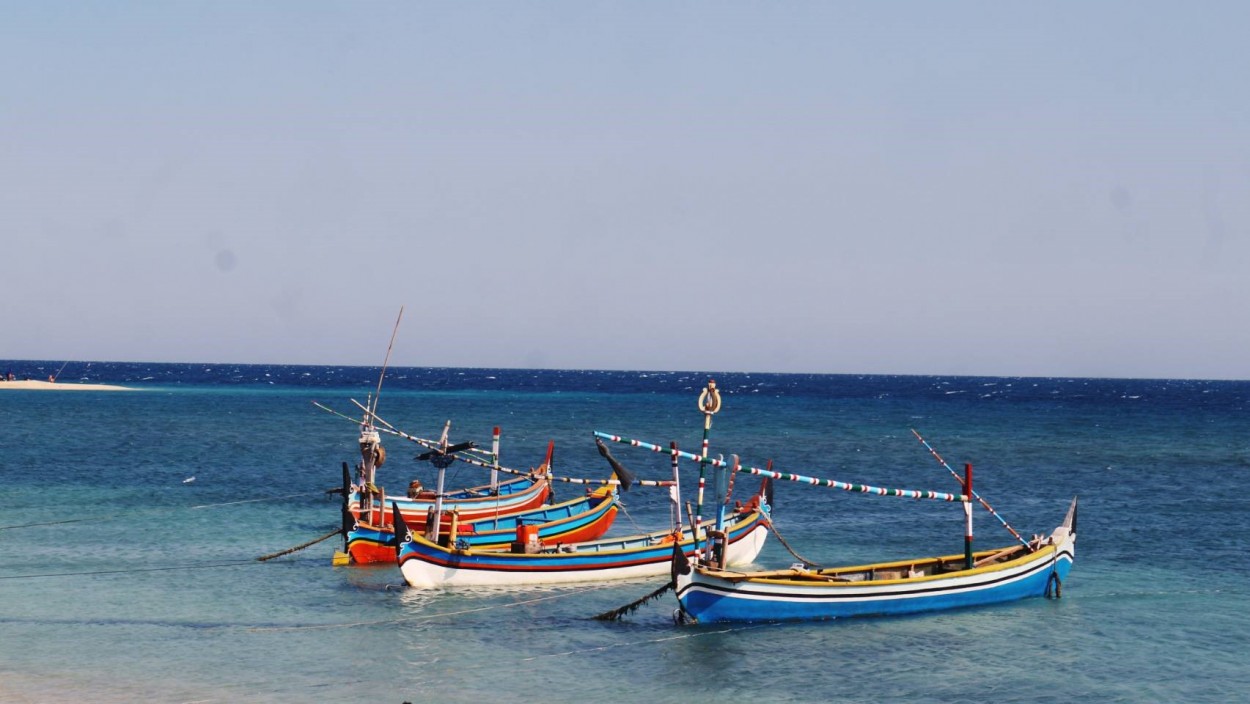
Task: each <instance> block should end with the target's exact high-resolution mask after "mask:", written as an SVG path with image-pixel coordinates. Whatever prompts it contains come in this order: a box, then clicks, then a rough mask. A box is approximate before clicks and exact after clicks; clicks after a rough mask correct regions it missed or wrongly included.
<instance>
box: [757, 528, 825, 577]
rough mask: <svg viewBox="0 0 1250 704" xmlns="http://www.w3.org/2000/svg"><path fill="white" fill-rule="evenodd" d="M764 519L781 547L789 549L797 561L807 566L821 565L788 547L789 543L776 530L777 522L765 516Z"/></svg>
mask: <svg viewBox="0 0 1250 704" xmlns="http://www.w3.org/2000/svg"><path fill="white" fill-rule="evenodd" d="M766 520H767V521H768V527H769V528H771V529H772V531H773V535H775V536H777V542H779V543H781V545H782V547H784V548H785V549H786V550H787V551H789V553H790V554H791V555H793V556H794V559H796V560H798V561H799V562H802V563H803V564H805V565H807V566H808V567H817V568H819V567H821V565H819V564H817V563H815V562H812V561H811V560H809V559H807V558H806V557H803V556H802V555H800V554H798V553H797V552H795V551H794V548H792V547H790V543H787V542H786V539H785V538H783V537H781V533H778V532H777V524H775V523H773V519H772V518H771V517H770V518H767V519H766Z"/></svg>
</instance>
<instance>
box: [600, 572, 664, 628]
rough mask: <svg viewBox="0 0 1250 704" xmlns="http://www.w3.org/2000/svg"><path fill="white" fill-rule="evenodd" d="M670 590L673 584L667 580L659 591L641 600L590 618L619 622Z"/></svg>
mask: <svg viewBox="0 0 1250 704" xmlns="http://www.w3.org/2000/svg"><path fill="white" fill-rule="evenodd" d="M672 588H673V582H672V580H669V581H668V582H666V583H665V584H664V585H663V586H661V587H660V588H659V589H656V590H655V591H653V592H651V593H650V594H648V595H646V596H644V597H643V598H641V599H635V600H634V601H631V602H629V603H628V604H626V605H624V606H621V607H618V608H615V609H612V610H611V611H604V612H603V613H601V614H599V615H598V616H594V617H592V619H593V620H595V621H620V620H621V619H622V618H624V617H626V616H628V615H630V614H632V613H634V612H635V611H637V610H638V609H639V608H641V607H642V606H643V605H645V604H646V603H648V602H650V601H654V600H655V599H658V598H660V597H661V596H663V595H664V592H667V591H668V590H670V589H672Z"/></svg>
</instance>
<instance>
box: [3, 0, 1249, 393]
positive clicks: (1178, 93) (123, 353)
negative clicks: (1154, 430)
mask: <svg viewBox="0 0 1250 704" xmlns="http://www.w3.org/2000/svg"><path fill="white" fill-rule="evenodd" d="M0 18H2V19H0V87H2V89H0V232H2V237H3V251H2V252H0V281H2V283H0V286H2V289H0V290H2V291H3V294H4V295H3V301H2V302H0V312H2V314H3V320H0V358H10V359H54V360H62V359H63V360H71V359H72V360H84V361H85V360H115V361H168V362H191V361H203V362H264V363H280V362H287V363H309V364H321V363H325V364H364V365H376V364H380V363H381V360H382V357H383V355H384V354H385V351H386V344H387V341H388V340H389V338H390V334H391V328H392V325H393V323H394V321H395V317H396V314H397V313H398V311H399V308H400V306H401V305H403V306H405V307H406V310H405V314H404V322H403V324H402V325H401V327H400V330H399V335H398V338H397V340H396V343H395V351H394V353H393V357H392V364H400V365H414V366H503V367H550V368H606V369H704V370H725V371H782V372H789V371H804V372H828V373H919V374H987V375H1043V376H1051V375H1055V376H1116V377H1126V376H1145V377H1197V378H1241V379H1246V378H1250V90H1248V89H1247V85H1250V48H1248V46H1247V41H1246V31H1247V29H1246V28H1247V27H1250V5H1247V4H1245V3H1219V2H1214V3H1202V4H1198V5H1185V4H1183V3H1181V4H1178V3H1161V2H1105V3H1075V2H1058V3H1036V2H1034V3H1013V2H1008V3H1001V2H981V3H961V2H890V3H864V2H854V3H852V2H812V3H808V2H796V1H787V2H751V3H746V2H734V1H730V2H587V1H583V0H578V1H576V2H559V1H556V2H497V3H496V2H473V3H449V2H352V3H347V2H344V3H327V2H203V3H195V2H175V3H162V2H149V3H122V2H117V3H107V2H94V3H76V2H67V3H30V2H12V1H9V0H3V1H0Z"/></svg>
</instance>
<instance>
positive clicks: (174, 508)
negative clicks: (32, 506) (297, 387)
mask: <svg viewBox="0 0 1250 704" xmlns="http://www.w3.org/2000/svg"><path fill="white" fill-rule="evenodd" d="M324 494H325V492H324V491H318V492H314V493H300V494H287V495H286V496H270V497H265V498H261V499H243V500H241V501H225V502H223V503H219V504H201V505H199V506H170V507H169V508H150V509H143V510H136V511H128V512H125V513H114V514H111V515H107V516H96V517H93V518H92V517H89V518H67V519H65V520H63V521H42V522H39V523H20V524H16V525H11V526H0V530H12V529H15V528H37V527H39V526H59V525H64V524H66V523H83V522H92V523H94V522H103V521H112V520H115V519H118V518H133V517H134V516H144V515H158V514H162V513H171V512H174V511H183V510H188V511H194V510H198V509H203V508H219V507H221V506H236V505H238V504H251V503H256V502H258V501H283V500H286V499H294V498H300V497H307V496H322V495H324Z"/></svg>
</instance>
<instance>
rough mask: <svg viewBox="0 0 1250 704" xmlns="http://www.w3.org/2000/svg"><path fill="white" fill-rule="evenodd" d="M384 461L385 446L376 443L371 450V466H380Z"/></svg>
mask: <svg viewBox="0 0 1250 704" xmlns="http://www.w3.org/2000/svg"><path fill="white" fill-rule="evenodd" d="M385 463H386V448H385V447H382V446H381V445H378V446H377V447H376V448H375V449H374V451H373V466H374V467H381V466H382V465H383V464H385Z"/></svg>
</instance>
